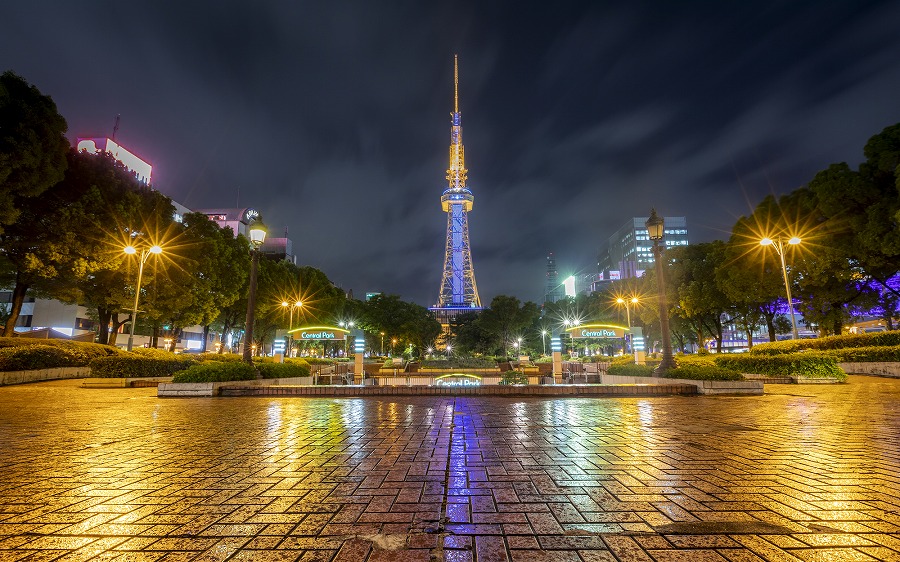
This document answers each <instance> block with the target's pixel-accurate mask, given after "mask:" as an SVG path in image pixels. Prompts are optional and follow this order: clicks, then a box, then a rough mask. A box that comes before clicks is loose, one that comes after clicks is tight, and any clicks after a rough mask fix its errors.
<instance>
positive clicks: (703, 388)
mask: <svg viewBox="0 0 900 562" xmlns="http://www.w3.org/2000/svg"><path fill="white" fill-rule="evenodd" d="M600 381H601V384H693V385H695V386H696V387H697V392H698V393H699V394H762V393H763V383H762V382H761V381H695V380H690V379H664V378H659V377H624V376H617V375H607V374H602V375H600Z"/></svg>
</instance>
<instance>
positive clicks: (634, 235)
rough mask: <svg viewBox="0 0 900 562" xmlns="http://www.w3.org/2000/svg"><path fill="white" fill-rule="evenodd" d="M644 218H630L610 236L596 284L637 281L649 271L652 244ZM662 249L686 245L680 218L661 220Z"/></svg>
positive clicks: (651, 261) (599, 265)
mask: <svg viewBox="0 0 900 562" xmlns="http://www.w3.org/2000/svg"><path fill="white" fill-rule="evenodd" d="M647 218H648V217H634V218H632V219H631V220H630V221H629V222H627V223H625V225H623V226H622V228H620V229H619V230H617V231H616V233H615V234H613V235H612V236H610V238H609V242H608V244H607V247H606V250H605V251H601V252H600V256H599V259H598V263H597V266H598V274H597V275H598V281H617V280H619V279H629V278H631V277H640V276H642V275H643V274H644V271H645V270H647V269H649V268H651V267H653V261H654V260H653V241H652V240H650V236H649V235H648V234H647V226H646V224H645V223H646V222H647ZM664 220H665V229H664V235H665V238H664V240H663V242H664V243H665V247H666V248H672V247H675V246H687V245H688V229H687V221H686V220H685V218H684V217H665V218H664Z"/></svg>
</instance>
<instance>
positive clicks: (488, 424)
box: [0, 377, 900, 562]
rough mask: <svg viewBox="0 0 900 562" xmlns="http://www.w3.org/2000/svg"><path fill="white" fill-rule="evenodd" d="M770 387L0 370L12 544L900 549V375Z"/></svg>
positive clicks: (349, 551)
mask: <svg viewBox="0 0 900 562" xmlns="http://www.w3.org/2000/svg"><path fill="white" fill-rule="evenodd" d="M766 392H767V394H766V395H764V396H756V397H715V396H699V397H683V396H672V397H646V398H600V399H597V398H539V397H535V398H501V397H491V398H486V397H458V398H453V397H400V396H398V397H382V398H365V399H362V398H296V397H254V398H202V399H165V400H162V399H157V398H156V397H155V395H154V390H153V389H142V388H137V389H82V388H78V387H77V381H57V382H51V383H38V384H31V385H21V386H13V387H3V388H0V562H2V561H6V560H93V559H102V560H118V561H138V560H167V561H168V560H226V559H227V560H262V561H266V560H321V561H338V560H348V561H353V562H363V561H366V560H367V561H369V562H376V561H388V560H390V561H405V560H411V561H415V560H422V561H428V560H446V561H479V562H485V561H495V560H509V561H520V560H521V561H536V562H540V561H569V560H572V561H584V562H596V561H609V560H620V561H626V560H629V561H630V560H635V561H640V560H655V561H657V562H663V561H670V560H691V561H694V560H696V561H705V560H719V561H721V560H735V561H744V560H794V561H807V560H809V561H819V560H900V476H898V474H900V449H898V442H900V437H898V435H900V431H898V430H900V380H890V379H875V378H868V377H851V382H850V384H847V385H840V386H824V385H823V386H818V385H811V386H797V385H769V386H767V389H766Z"/></svg>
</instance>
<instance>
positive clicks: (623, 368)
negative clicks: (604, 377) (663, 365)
mask: <svg viewBox="0 0 900 562" xmlns="http://www.w3.org/2000/svg"><path fill="white" fill-rule="evenodd" d="M606 372H607V373H609V374H610V375H615V376H617V377H652V376H653V367H652V366H651V365H637V364H635V363H619V364H616V363H614V364H612V365H610V366H609V369H608V370H607V371H606Z"/></svg>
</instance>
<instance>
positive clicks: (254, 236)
mask: <svg viewBox="0 0 900 562" xmlns="http://www.w3.org/2000/svg"><path fill="white" fill-rule="evenodd" d="M248 232H249V234H250V244H252V246H253V247H252V248H251V250H250V253H251V255H252V258H251V260H250V291H249V294H248V295H247V319H246V321H245V324H246V325H245V326H244V363H248V364H250V365H252V364H253V353H254V352H255V351H256V344H254V343H253V322H254V320H255V315H256V270H257V269H258V268H259V247H260V246H262V245H263V242H265V240H266V226H265V225H264V224H263V223H262V222H260V221H258V220H257V221H253V222H252V223H251V224H250V226H249V229H248Z"/></svg>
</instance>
